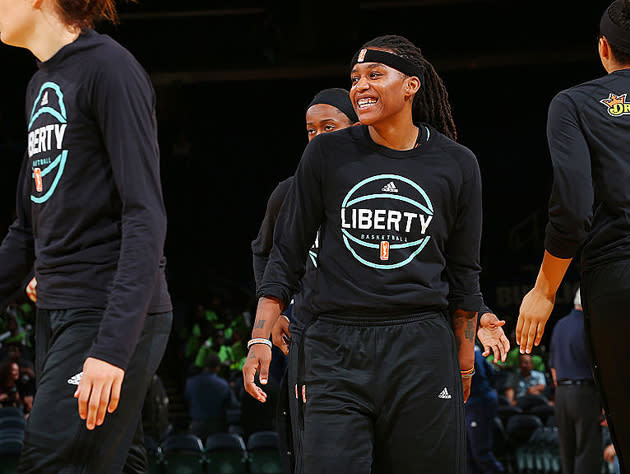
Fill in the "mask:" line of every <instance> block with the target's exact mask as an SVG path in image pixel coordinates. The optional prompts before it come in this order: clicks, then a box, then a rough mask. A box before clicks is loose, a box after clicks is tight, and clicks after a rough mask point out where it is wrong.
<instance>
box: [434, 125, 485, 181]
mask: <svg viewBox="0 0 630 474" xmlns="http://www.w3.org/2000/svg"><path fill="white" fill-rule="evenodd" d="M431 133H433V134H435V135H434V137H433V140H435V144H434V148H433V149H434V152H437V153H439V154H440V155H441V156H442V157H444V158H446V159H449V160H450V161H451V162H452V163H453V164H455V165H456V166H457V167H458V168H459V169H460V170H461V171H462V175H463V176H469V175H470V173H471V172H472V171H473V170H474V169H477V168H478V167H479V164H478V162H477V157H476V156H475V154H474V153H473V152H472V150H470V148H468V147H466V146H465V145H462V144H461V143H458V142H456V141H454V140H451V139H450V138H448V137H447V136H446V135H444V134H443V133H440V132H438V131H437V130H435V129H432V130H431Z"/></svg>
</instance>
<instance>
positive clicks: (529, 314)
mask: <svg viewBox="0 0 630 474" xmlns="http://www.w3.org/2000/svg"><path fill="white" fill-rule="evenodd" d="M555 301H556V296H555V294H554V295H553V296H549V295H547V294H545V293H544V292H542V291H540V290H538V289H537V288H536V287H534V288H533V289H532V290H531V291H530V292H529V293H527V294H526V295H525V297H524V298H523V302H522V303H521V309H520V311H519V315H518V322H517V324H516V343H517V344H518V345H519V346H521V354H529V353H530V352H531V351H532V348H533V346H534V345H536V346H537V345H538V344H540V341H541V339H542V337H543V334H544V332H545V325H546V324H547V321H548V320H549V316H551V311H553V305H554V304H555Z"/></svg>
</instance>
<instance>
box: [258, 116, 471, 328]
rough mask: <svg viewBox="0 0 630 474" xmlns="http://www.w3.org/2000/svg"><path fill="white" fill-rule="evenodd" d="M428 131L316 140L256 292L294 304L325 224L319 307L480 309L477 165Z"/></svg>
mask: <svg viewBox="0 0 630 474" xmlns="http://www.w3.org/2000/svg"><path fill="white" fill-rule="evenodd" d="M420 133H421V136H420V140H419V143H420V145H419V146H418V147H417V148H415V149H413V150H409V151H396V150H392V149H389V148H386V147H383V146H380V145H378V144H376V143H374V142H373V141H372V140H371V138H370V136H369V132H368V129H367V127H365V126H357V127H351V128H348V129H345V130H341V131H338V132H333V133H329V134H325V135H321V136H318V137H316V138H315V139H314V140H313V141H311V142H310V143H309V145H308V146H307V148H306V150H305V152H304V155H303V157H302V160H301V161H300V165H299V166H298V170H297V172H296V174H295V182H294V185H293V186H292V187H291V188H290V192H289V195H288V196H287V198H286V200H285V202H284V204H283V206H282V209H281V211H280V215H279V216H278V221H277V223H276V227H275V233H274V243H273V250H272V252H271V256H270V259H269V262H268V264H267V268H266V270H265V274H264V278H263V283H262V285H261V286H260V287H259V290H258V294H259V295H264V296H272V297H275V298H279V299H280V300H282V301H283V302H284V304H287V303H288V301H289V300H290V298H291V296H292V295H293V294H295V293H296V291H297V290H298V289H299V279H300V277H301V275H302V273H303V271H304V262H305V261H306V257H307V252H308V249H309V247H310V246H311V244H312V242H313V241H314V240H315V235H316V233H317V230H318V228H319V229H320V249H319V257H318V268H317V279H316V283H315V288H314V289H313V294H312V301H311V304H312V306H313V310H314V312H315V313H316V314H330V315H358V316H365V315H370V314H374V315H391V316H396V315H405V314H412V313H415V312H418V311H423V310H426V309H430V308H441V309H444V308H446V307H447V306H449V303H450V306H451V307H452V308H461V309H464V310H468V311H478V310H479V308H480V304H481V293H480V291H479V272H480V265H479V245H480V239H481V178H480V174H479V167H478V165H477V161H476V159H475V157H474V155H473V154H472V153H471V152H470V150H468V149H467V148H465V147H463V146H461V145H459V144H457V143H455V142H453V141H451V140H449V139H448V138H446V137H445V136H444V135H442V134H440V133H438V132H437V131H436V130H435V129H433V128H431V127H429V126H425V125H421V126H420ZM320 225H321V228H320Z"/></svg>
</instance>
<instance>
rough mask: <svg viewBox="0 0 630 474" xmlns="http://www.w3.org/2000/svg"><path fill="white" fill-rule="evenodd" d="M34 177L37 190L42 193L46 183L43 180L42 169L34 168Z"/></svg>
mask: <svg viewBox="0 0 630 474" xmlns="http://www.w3.org/2000/svg"><path fill="white" fill-rule="evenodd" d="M33 177H34V178H35V190H36V191H37V192H38V193H41V192H42V191H43V190H44V184H43V182H42V170H40V169H39V168H35V169H34V170H33Z"/></svg>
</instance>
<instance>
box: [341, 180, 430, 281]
mask: <svg viewBox="0 0 630 474" xmlns="http://www.w3.org/2000/svg"><path fill="white" fill-rule="evenodd" d="M394 190H395V191H394ZM433 215H434V212H433V204H432V203H431V200H430V199H429V196H428V195H427V193H426V192H425V191H424V190H423V189H422V188H421V187H420V186H419V185H418V184H417V183H415V182H414V181H412V180H410V179H408V178H405V177H404V176H399V175H395V174H380V175H377V176H372V177H370V178H366V179H364V180H362V181H361V182H359V183H358V184H356V185H355V186H354V187H353V188H352V189H351V190H350V191H349V192H348V194H346V196H345V198H344V200H343V203H342V205H341V234H342V237H343V242H344V245H345V246H346V248H347V249H348V250H349V251H350V253H351V254H352V256H353V257H354V258H355V259H357V260H358V261H359V262H361V263H362V264H363V265H366V266H368V267H371V268H377V269H381V270H392V269H395V268H400V267H403V266H405V265H407V264H408V263H409V262H411V261H412V260H413V259H414V258H415V257H416V256H417V255H418V254H419V253H420V252H422V250H423V249H424V247H425V246H426V245H427V243H428V242H429V240H430V238H431V237H430V236H429V235H427V230H428V228H429V225H430V224H431V221H432V220H433Z"/></svg>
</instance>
